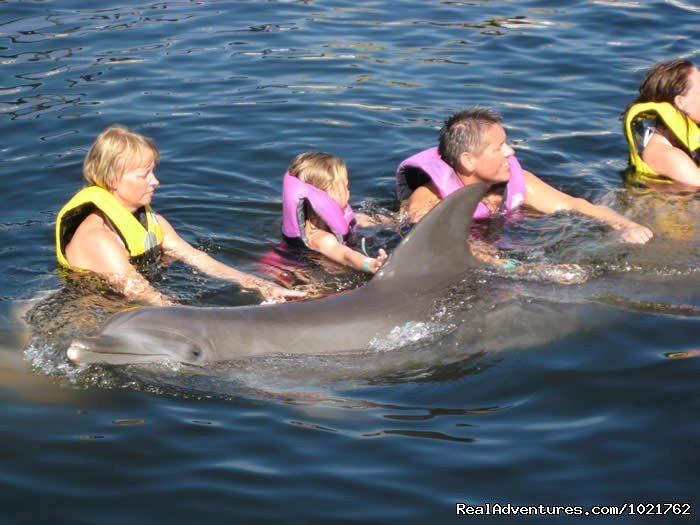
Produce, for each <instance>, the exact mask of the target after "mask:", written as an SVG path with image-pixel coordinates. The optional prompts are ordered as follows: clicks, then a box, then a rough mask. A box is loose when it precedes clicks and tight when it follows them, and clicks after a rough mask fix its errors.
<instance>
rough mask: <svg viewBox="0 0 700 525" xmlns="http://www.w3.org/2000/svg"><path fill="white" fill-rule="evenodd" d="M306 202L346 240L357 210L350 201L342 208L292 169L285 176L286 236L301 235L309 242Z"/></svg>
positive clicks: (299, 236) (284, 219) (284, 228)
mask: <svg viewBox="0 0 700 525" xmlns="http://www.w3.org/2000/svg"><path fill="white" fill-rule="evenodd" d="M306 202H308V203H309V205H310V206H311V208H313V210H314V212H316V213H317V214H318V216H319V217H321V219H322V220H323V222H325V223H326V225H327V226H328V227H329V228H330V230H331V232H332V233H333V235H335V236H336V237H337V238H338V241H339V242H345V237H346V236H347V235H348V233H350V230H351V228H352V226H353V224H354V222H355V214H354V213H353V211H352V208H351V207H350V205H349V204H348V205H346V206H345V209H341V208H340V206H338V203H337V202H335V201H334V200H333V199H332V198H331V197H329V196H328V194H327V193H326V192H325V191H323V190H320V189H318V188H316V187H315V186H312V185H311V184H307V183H306V182H303V181H301V180H299V179H298V178H296V177H294V176H292V175H290V174H289V172H287V173H285V174H284V178H283V180H282V235H284V236H285V237H286V238H287V239H301V241H302V242H303V243H304V244H305V245H308V243H307V241H306V234H305V232H304V223H305V222H306V213H305V212H304V203H306Z"/></svg>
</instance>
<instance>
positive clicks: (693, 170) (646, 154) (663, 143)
mask: <svg viewBox="0 0 700 525" xmlns="http://www.w3.org/2000/svg"><path fill="white" fill-rule="evenodd" d="M642 159H644V162H646V163H647V164H648V165H649V166H650V167H651V168H652V169H653V170H654V171H655V172H656V173H659V174H660V175H663V176H665V177H668V178H669V179H673V180H675V181H677V182H680V183H682V184H685V185H688V186H691V187H694V188H700V167H698V166H697V165H696V164H695V162H694V161H693V159H691V158H690V157H689V156H688V155H687V154H686V152H685V151H683V150H681V149H679V148H676V147H674V146H672V145H671V144H670V143H669V142H668V140H666V138H664V137H663V136H661V135H659V134H658V133H654V134H653V135H652V136H651V138H650V139H649V144H647V146H646V147H645V148H644V151H643V152H642Z"/></svg>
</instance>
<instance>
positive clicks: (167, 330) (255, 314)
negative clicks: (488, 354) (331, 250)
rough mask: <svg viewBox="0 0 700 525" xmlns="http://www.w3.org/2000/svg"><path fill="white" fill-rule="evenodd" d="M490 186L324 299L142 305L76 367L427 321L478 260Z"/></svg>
mask: <svg viewBox="0 0 700 525" xmlns="http://www.w3.org/2000/svg"><path fill="white" fill-rule="evenodd" d="M485 190H486V185H484V184H475V185H470V186H467V187H465V188H462V189H460V190H459V191H457V192H455V193H453V194H452V195H450V196H449V197H447V198H446V199H444V200H442V201H441V202H440V203H439V204H438V205H437V206H436V207H435V208H433V209H432V210H430V212H428V214H426V216H425V217H424V218H423V220H421V221H420V223H418V224H417V225H416V226H414V227H413V229H412V230H411V231H410V232H409V233H408V235H406V237H405V238H404V239H403V240H402V241H401V243H400V244H399V245H398V246H397V247H396V249H395V250H394V252H393V253H392V255H391V257H390V259H389V260H388V261H387V263H386V264H385V265H384V266H383V267H382V269H381V270H380V271H379V272H377V273H376V274H375V275H374V276H373V277H372V279H371V280H370V281H369V282H367V283H366V284H364V285H363V286H360V287H359V288H356V289H354V290H350V291H346V292H340V293H337V294H334V295H330V296H327V297H324V298H321V299H316V300H309V301H297V302H288V303H281V304H270V305H257V306H238V307H191V306H190V307H188V306H172V307H142V308H137V309H133V310H127V311H124V312H120V313H117V314H115V315H113V316H112V317H111V318H109V319H108V320H107V322H106V323H105V324H104V325H103V326H102V328H101V329H100V332H99V333H98V334H97V335H96V336H94V337H86V338H83V339H79V340H75V341H73V342H72V344H71V345H70V347H69V348H68V350H67V356H68V358H69V359H70V360H71V361H72V362H74V363H75V364H77V365H81V366H82V365H87V364H91V363H106V364H113V365H123V364H148V363H162V362H180V363H186V364H190V365H199V366H204V365H207V364H211V363H216V362H221V361H231V360H235V359H237V358H241V357H251V356H260V355H266V354H273V353H291V354H330V353H340V352H359V351H365V350H367V349H368V348H369V347H370V344H371V342H372V341H373V340H377V339H381V338H384V337H386V336H388V335H389V334H390V332H391V331H392V329H394V328H395V327H399V326H403V325H405V324H406V323H409V322H411V321H415V322H419V321H424V320H427V319H428V318H429V316H430V314H431V313H432V312H433V311H434V309H435V304H436V300H437V299H439V298H442V297H445V296H446V295H448V292H449V290H450V288H452V287H453V286H455V285H457V284H458V283H460V282H462V281H463V280H464V279H465V278H466V276H467V274H468V272H469V271H470V270H471V269H472V268H474V267H475V266H476V264H477V263H476V260H475V259H474V257H473V256H472V253H471V250H470V248H469V244H468V242H467V241H468V238H469V230H470V226H471V221H472V214H473V211H474V209H475V208H476V205H477V204H478V203H479V201H480V200H481V198H482V197H483V195H484V192H485Z"/></svg>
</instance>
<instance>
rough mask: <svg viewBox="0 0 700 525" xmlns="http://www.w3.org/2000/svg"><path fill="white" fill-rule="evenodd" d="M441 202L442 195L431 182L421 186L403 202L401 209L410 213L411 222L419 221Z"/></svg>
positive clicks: (409, 219)
mask: <svg viewBox="0 0 700 525" xmlns="http://www.w3.org/2000/svg"><path fill="white" fill-rule="evenodd" d="M438 202H440V196H439V193H438V191H437V188H436V187H435V185H434V184H433V183H432V182H430V183H428V184H424V185H423V186H419V187H418V188H416V190H415V191H414V192H413V193H412V194H411V196H410V197H409V198H408V199H406V200H405V201H403V202H402V203H401V211H402V212H404V213H406V214H407V215H408V221H409V222H411V223H416V222H419V221H420V220H421V219H422V218H423V217H424V216H425V214H426V213H428V212H429V211H430V210H432V209H433V208H434V207H435V206H437V203H438Z"/></svg>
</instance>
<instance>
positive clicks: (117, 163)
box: [83, 124, 160, 190]
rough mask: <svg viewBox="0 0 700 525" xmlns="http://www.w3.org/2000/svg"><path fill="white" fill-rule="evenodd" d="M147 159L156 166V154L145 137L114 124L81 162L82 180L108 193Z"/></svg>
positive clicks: (100, 136)
mask: <svg viewBox="0 0 700 525" xmlns="http://www.w3.org/2000/svg"><path fill="white" fill-rule="evenodd" d="M148 155H152V156H153V162H154V163H155V164H158V161H159V160H160V154H159V153H158V148H157V147H156V145H155V143H154V142H153V141H152V140H151V139H149V138H148V137H144V136H143V135H141V134H139V133H135V132H133V131H131V130H130V129H129V128H127V127H126V126H122V125H119V124H115V125H113V126H110V127H108V128H107V129H105V130H104V131H103V132H102V133H100V134H99V135H98V136H97V138H96V139H95V142H93V143H92V146H91V147H90V151H88V153H87V155H86V156H85V161H84V162H83V177H84V178H85V180H86V181H87V182H88V184H89V185H91V186H99V187H100V188H104V189H106V190H110V189H112V188H114V186H116V184H117V182H118V181H119V178H120V177H121V176H122V174H123V173H124V171H125V170H126V169H128V168H137V167H141V166H142V165H144V163H145V158H146V157H147V156H148Z"/></svg>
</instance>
